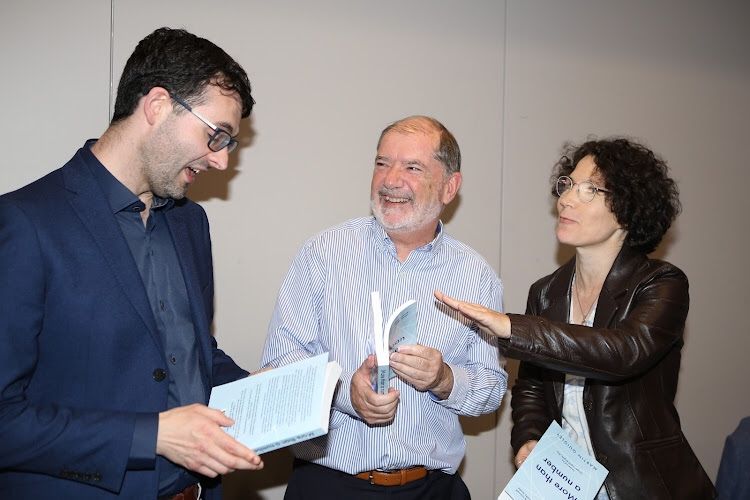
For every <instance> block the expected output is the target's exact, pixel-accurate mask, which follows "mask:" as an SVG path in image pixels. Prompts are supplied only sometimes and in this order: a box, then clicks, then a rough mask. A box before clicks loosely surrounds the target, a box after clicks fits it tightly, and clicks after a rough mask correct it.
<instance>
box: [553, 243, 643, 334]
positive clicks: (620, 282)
mask: <svg viewBox="0 0 750 500" xmlns="http://www.w3.org/2000/svg"><path fill="white" fill-rule="evenodd" d="M645 260H646V256H645V255H643V254H642V253H640V252H638V251H635V250H633V249H632V248H630V247H628V246H623V247H622V248H621V249H620V252H619V253H618V254H617V257H615V261H614V262H613V263H612V267H611V268H610V270H609V273H608V274H607V277H606V278H605V280H604V284H603V285H602V290H601V292H600V293H599V302H598V303H597V306H596V316H595V317H594V326H595V327H600V328H601V327H606V326H607V325H609V324H611V322H612V318H613V317H614V315H615V314H616V313H617V310H618V309H619V307H620V304H619V300H620V299H621V297H624V296H627V294H628V292H629V290H630V277H631V276H632V275H633V273H634V272H635V270H636V269H637V268H638V267H640V266H641V265H642V263H643V262H644V261H645ZM575 265H576V258H575V257H573V258H572V259H570V260H569V261H568V262H566V263H565V264H564V265H563V266H562V267H561V268H560V270H559V271H558V272H557V273H555V275H554V277H553V278H552V281H551V282H550V285H549V293H548V296H549V297H553V299H552V300H551V302H550V304H549V317H551V318H555V319H556V320H558V321H567V320H568V311H569V310H570V300H571V299H570V297H571V295H570V292H571V287H572V285H573V275H574V274H575Z"/></svg>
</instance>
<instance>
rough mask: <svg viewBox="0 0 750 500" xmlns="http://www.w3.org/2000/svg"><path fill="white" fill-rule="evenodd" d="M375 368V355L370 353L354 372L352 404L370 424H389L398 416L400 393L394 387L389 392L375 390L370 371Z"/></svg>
mask: <svg viewBox="0 0 750 500" xmlns="http://www.w3.org/2000/svg"><path fill="white" fill-rule="evenodd" d="M374 368H375V356H373V355H370V356H368V357H367V359H365V360H364V361H363V362H362V364H361V365H360V366H359V368H357V371H356V372H354V375H353V376H352V384H351V398H352V406H354V409H355V410H357V413H358V414H359V416H360V417H361V418H362V420H364V421H365V422H367V423H368V424H370V425H377V424H387V423H388V422H391V421H392V420H393V417H394V416H396V408H397V407H398V398H399V396H400V393H399V392H398V390H396V389H395V388H393V387H391V388H389V389H388V394H378V393H377V392H375V391H373V390H372V385H371V382H370V373H372V370H373V369H374Z"/></svg>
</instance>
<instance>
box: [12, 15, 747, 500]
mask: <svg viewBox="0 0 750 500" xmlns="http://www.w3.org/2000/svg"><path fill="white" fill-rule="evenodd" d="M748 19H750V8H749V7H748V6H747V5H746V4H745V3H744V2H741V1H735V2H729V1H723V2H718V3H715V4H711V5H710V6H709V5H708V4H703V3H701V2H679V1H677V0H673V1H670V2H661V3H659V5H658V6H655V5H652V2H647V1H645V0H638V1H631V2H627V3H624V2H606V3H605V2H599V1H595V0H588V1H584V0H568V1H567V2H555V1H551V0H549V1H542V0H524V1H517V0H509V1H507V2H500V1H493V0H485V1H472V2H460V1H458V0H455V1H449V0H443V1H437V2H436V1H430V0H413V1H410V2H398V1H396V0H382V1H380V2H347V1H344V0H320V1H316V2H300V1H292V0H281V1H275V2H263V1H260V0H233V1H232V0H226V1H218V2H214V3H211V4H208V3H206V2H198V1H194V0H191V1H176V0H168V1H161V2H148V1H145V0H129V1H127V2H124V1H116V0H111V2H102V1H101V0H76V1H72V2H66V3H64V4H59V5H58V3H54V2H47V1H43V0H31V1H25V2H21V1H18V0H17V1H10V2H4V3H3V4H2V5H1V6H0V67H1V68H2V74H3V76H4V78H3V79H2V81H1V82H0V88H1V89H2V92H0V96H2V97H0V105H1V107H0V109H2V110H3V115H4V120H2V122H1V123H0V146H2V152H3V154H4V156H5V167H4V168H3V169H2V170H1V171H0V172H2V173H0V192H5V191H9V190H11V189H14V188H16V187H19V186H21V185H23V184H25V183H27V182H29V181H31V180H33V179H35V178H37V177H39V176H41V175H43V174H44V173H46V172H48V171H50V170H52V169H53V168H55V167H57V166H59V165H61V164H62V163H63V162H64V161H65V160H67V159H68V158H69V157H70V156H71V155H72V154H73V152H74V151H75V149H76V148H78V147H79V146H80V145H81V144H82V143H83V140H84V139H86V138H89V137H96V136H98V135H99V134H100V133H101V131H102V130H104V128H105V127H106V125H107V122H108V117H109V114H110V105H111V104H110V99H112V98H113V96H114V95H113V90H112V92H111V89H110V86H113V87H116V83H117V80H118V78H119V73H120V71H121V69H122V66H123V65H124V63H125V59H126V58H127V56H128V55H129V54H130V52H131V51H132V49H133V47H134V46H135V44H136V43H137V41H138V40H139V39H140V38H142V37H143V36H144V35H146V34H147V33H149V32H150V31H152V30H153V29H154V28H156V27H158V26H162V25H168V26H172V27H185V28H187V29H189V30H190V31H193V32H194V33H196V34H199V35H201V36H205V37H207V38H209V39H211V40H213V41H214V42H216V43H217V44H219V45H220V46H222V47H223V48H224V49H225V50H226V51H227V52H228V53H229V54H231V55H232V56H234V57H235V58H236V59H237V60H238V61H239V62H240V63H241V64H243V66H244V67H245V68H246V70H247V71H248V74H249V75H250V79H251V81H252V83H253V87H254V91H255V92H254V94H255V95H256V99H257V101H258V105H257V107H256V109H255V111H254V112H253V116H252V118H251V119H250V120H249V121H247V123H246V124H245V125H244V129H243V132H242V142H243V146H244V147H241V148H240V149H239V150H238V153H235V160H234V163H233V165H232V166H231V168H230V171H228V172H225V173H219V172H214V173H212V174H209V175H208V176H206V177H202V178H201V179H200V180H199V183H198V184H197V185H196V186H194V188H193V190H192V192H191V197H193V198H194V199H196V200H198V201H200V202H201V203H202V204H203V205H204V206H205V207H206V210H207V211H208V212H209V217H210V219H211V223H212V236H213V241H214V259H215V270H216V281H217V295H216V305H217V309H216V321H215V330H216V335H217V337H218V340H219V343H220V345H221V346H222V347H223V348H225V349H226V350H227V351H228V352H230V353H231V354H233V356H234V357H235V359H237V360H238V362H240V363H241V364H243V365H245V366H246V367H248V368H254V367H256V366H257V364H258V361H259V358H260V350H261V348H262V345H263V339H264V336H265V329H266V326H267V323H268V320H269V318H270V314H271V310H272V307H273V303H274V299H275V295H276V292H277V290H278V286H279V284H280V282H281V279H282V276H283V274H284V273H285V271H286V269H287V267H288V265H289V262H290V260H291V258H292V256H293V255H294V253H295V252H296V250H297V249H298V247H299V246H300V245H301V244H302V242H303V241H304V240H305V239H306V238H308V237H309V236H311V235H312V234H314V233H315V232H317V231H319V230H321V229H323V228H325V227H327V226H329V225H332V224H334V223H337V222H340V221H342V220H345V219H347V218H350V217H353V216H357V215H362V214H366V213H367V210H368V201H367V200H368V191H369V178H370V173H371V164H372V159H373V155H374V150H375V142H376V140H377V136H378V134H379V132H380V130H381V129H382V128H383V127H384V126H385V125H386V124H387V123H389V122H391V121H393V120H395V119H398V118H401V117H403V116H406V115H410V114H417V113H420V114H429V115H433V116H435V117H436V118H438V119H440V120H441V121H443V122H444V123H445V124H446V126H447V127H448V128H450V129H451V130H452V131H453V132H454V133H455V135H456V137H457V138H458V140H459V143H460V145H461V148H462V152H463V155H464V168H463V170H464V176H465V183H464V186H463V188H462V193H461V198H460V200H459V203H458V204H457V205H456V206H455V207H453V209H454V210H452V217H451V218H450V222H449V224H448V228H449V231H450V232H452V233H453V234H454V235H456V236H457V237H459V238H460V239H463V240H464V241H466V242H467V243H469V244H470V245H472V246H474V247H475V248H476V249H477V250H478V251H479V252H480V253H482V254H483V255H484V256H485V257H486V258H487V260H488V261H489V262H490V263H491V264H492V265H493V266H494V267H495V269H497V270H498V271H500V274H501V276H502V278H503V281H504V282H505V286H506V308H507V309H508V310H510V311H514V312H518V311H522V310H523V307H524V305H525V298H526V291H527V288H528V285H529V284H530V283H531V282H532V281H534V280H535V279H536V278H538V277H540V276H542V275H543V274H546V273H548V272H549V271H551V270H552V269H554V268H555V267H556V266H557V265H558V263H559V259H560V258H561V257H560V256H561V255H562V254H564V253H565V252H564V251H562V250H560V249H559V248H558V246H557V245H556V243H555V240H554V235H553V232H552V227H553V223H554V220H553V217H552V216H551V200H550V198H549V195H548V192H549V191H548V188H547V181H548V178H549V174H550V168H551V166H552V164H553V163H554V160H555V159H556V157H557V155H558V152H559V147H560V145H561V144H562V142H563V141H565V140H575V141H580V140H582V139H584V138H585V137H586V136H587V134H589V133H595V134H599V135H606V134H614V133H623V134H629V135H634V136H636V137H638V138H641V139H643V140H644V141H646V142H647V143H648V144H650V145H651V146H652V147H653V148H654V149H656V150H657V151H658V152H660V153H662V154H663V155H664V156H665V157H666V158H667V160H668V161H669V162H670V164H671V165H672V168H673V174H674V176H675V177H676V178H677V179H678V181H679V183H680V188H681V190H682V201H683V203H684V205H685V210H684V213H683V214H682V216H681V217H680V219H678V223H677V226H676V228H675V230H674V231H672V232H671V234H670V241H671V244H669V245H664V246H663V247H662V248H660V249H659V250H658V251H657V253H658V254H659V255H660V256H663V257H665V258H667V259H668V260H671V261H673V262H674V263H676V264H677V265H679V266H681V267H682V268H683V269H684V270H685V271H686V272H687V273H688V276H689V277H690V278H691V285H692V286H691V292H692V293H691V295H692V304H691V305H692V307H691V312H690V317H689V323H688V331H687V336H686V346H685V349H684V351H683V353H684V358H683V368H682V373H681V381H680V389H679V397H678V407H679V409H680V413H681V416H682V419H683V424H684V428H685V431H686V434H687V435H688V437H689V439H690V441H691V442H692V444H693V445H694V448H695V449H696V452H697V454H698V456H699V458H700V459H701V460H702V462H703V464H704V466H705V467H706V469H707V470H708V472H709V475H710V476H712V477H714V476H715V473H716V469H717V467H718V460H719V456H720V452H721V447H722V445H723V439H724V436H725V435H726V434H727V433H728V432H730V431H731V430H732V429H733V428H734V426H735V425H736V423H737V421H738V420H739V419H740V417H741V416H744V415H749V414H750V401H748V398H747V396H746V393H747V390H746V388H745V387H744V384H743V382H744V381H745V380H747V379H748V375H750V373H749V369H748V368H747V363H744V362H743V361H744V360H743V359H742V356H743V355H744V353H747V352H748V351H749V350H750V349H748V347H750V340H748V339H749V338H750V335H748V333H750V332H749V331H748V328H747V327H746V326H745V325H744V321H742V318H743V316H742V308H743V306H745V305H746V303H747V293H746V292H745V286H744V285H745V283H747V281H748V278H750V276H749V274H750V273H749V272H748V266H747V265H745V264H744V262H743V260H741V256H740V253H741V252H742V251H743V247H746V246H747V244H748V237H747V233H746V227H747V223H746V222H744V215H745V214H746V213H747V212H748V208H750V207H748V202H747V197H746V196H745V193H744V189H742V188H743V187H744V183H745V181H744V176H742V174H743V173H744V172H741V171H740V167H741V165H742V164H741V156H740V155H741V148H742V146H744V143H745V142H746V141H747V138H748V137H747V136H748V132H747V131H748V127H747V125H746V121H747V119H746V117H747V116H749V115H750V98H748V93H747V90H746V89H747V88H748V84H749V83H750V62H749V61H748V58H747V56H746V52H747V48H748V47H749V46H750V43H749V42H750V34H748V32H747V30H745V29H744V23H745V22H746V21H747V20H748ZM741 190H742V191H741ZM4 265H7V264H4ZM515 368H516V363H515V362H510V363H509V369H510V370H511V372H514V370H515ZM507 406H508V405H507V400H506V402H505V403H504V404H503V408H502V409H501V411H500V412H498V415H497V418H495V416H488V417H485V418H481V419H464V420H463V423H464V428H465V431H466V432H467V434H468V438H467V440H468V443H469V446H468V453H467V457H466V460H465V462H464V465H463V467H462V473H463V475H464V477H465V479H466V481H467V483H468V484H469V487H470V489H471V491H472V494H473V496H474V497H475V498H494V495H496V494H497V492H498V491H499V490H500V489H501V488H502V486H503V485H504V484H505V482H507V480H508V479H509V477H510V475H511V474H512V465H511V463H510V451H509V445H508V440H509V429H510V422H509V420H510V415H509V411H508V408H507ZM266 462H267V469H266V470H265V471H263V472H261V473H252V474H251V473H236V474H234V475H231V476H229V477H228V478H227V480H226V484H227V488H226V490H227V495H226V496H227V497H228V498H229V499H233V498H236V499H240V498H242V499H245V498H262V499H276V498H281V497H282V495H283V489H284V482H285V477H286V475H287V474H288V471H289V467H290V461H289V456H288V454H287V453H286V452H285V451H282V452H276V453H271V454H269V455H267V456H266Z"/></svg>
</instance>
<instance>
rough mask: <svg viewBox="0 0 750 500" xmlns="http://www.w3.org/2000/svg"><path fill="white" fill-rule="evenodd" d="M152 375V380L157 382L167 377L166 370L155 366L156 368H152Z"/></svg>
mask: <svg viewBox="0 0 750 500" xmlns="http://www.w3.org/2000/svg"><path fill="white" fill-rule="evenodd" d="M152 375H153V377H154V380H156V381H157V382H161V381H162V380H164V379H165V378H167V372H166V371H165V370H163V369H162V368H157V369H156V370H154V373H153V374H152Z"/></svg>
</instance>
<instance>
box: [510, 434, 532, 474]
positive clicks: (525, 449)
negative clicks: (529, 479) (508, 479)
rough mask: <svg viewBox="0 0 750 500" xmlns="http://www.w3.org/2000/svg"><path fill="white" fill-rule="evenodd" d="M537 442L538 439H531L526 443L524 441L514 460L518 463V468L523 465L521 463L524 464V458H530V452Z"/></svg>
mask: <svg viewBox="0 0 750 500" xmlns="http://www.w3.org/2000/svg"><path fill="white" fill-rule="evenodd" d="M537 443H538V441H536V440H531V441H526V443H524V445H523V446H521V448H520V449H519V450H518V453H516V458H515V460H513V462H514V463H515V464H516V469H517V468H519V467H521V464H523V462H524V460H526V459H527V458H528V456H529V454H530V453H531V450H533V449H534V446H536V444H537Z"/></svg>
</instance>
